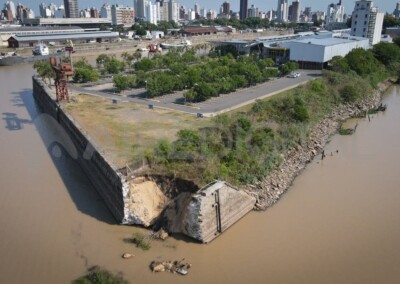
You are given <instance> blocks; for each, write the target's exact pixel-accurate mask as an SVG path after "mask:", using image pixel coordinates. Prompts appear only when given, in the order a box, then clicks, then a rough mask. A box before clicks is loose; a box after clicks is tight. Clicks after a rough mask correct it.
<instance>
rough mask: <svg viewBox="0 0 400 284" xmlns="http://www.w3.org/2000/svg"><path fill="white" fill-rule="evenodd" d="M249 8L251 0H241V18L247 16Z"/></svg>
mask: <svg viewBox="0 0 400 284" xmlns="http://www.w3.org/2000/svg"><path fill="white" fill-rule="evenodd" d="M248 8H249V1H248V0H240V11H239V16H240V19H241V20H244V19H246V18H247V10H248Z"/></svg>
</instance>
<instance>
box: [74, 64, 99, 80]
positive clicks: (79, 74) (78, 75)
mask: <svg viewBox="0 0 400 284" xmlns="http://www.w3.org/2000/svg"><path fill="white" fill-rule="evenodd" d="M73 79H74V81H75V82H83V83H86V82H96V81H98V80H99V72H97V70H94V69H93V68H75V74H74V77H73Z"/></svg>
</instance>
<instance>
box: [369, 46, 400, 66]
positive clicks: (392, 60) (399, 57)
mask: <svg viewBox="0 0 400 284" xmlns="http://www.w3.org/2000/svg"><path fill="white" fill-rule="evenodd" d="M372 52H373V54H374V56H375V57H376V58H377V59H378V60H379V61H380V62H382V63H383V64H384V65H386V66H389V65H397V64H398V63H399V61H400V48H399V47H398V46H397V45H396V44H393V43H387V42H380V43H378V44H375V45H374V47H373V49H372Z"/></svg>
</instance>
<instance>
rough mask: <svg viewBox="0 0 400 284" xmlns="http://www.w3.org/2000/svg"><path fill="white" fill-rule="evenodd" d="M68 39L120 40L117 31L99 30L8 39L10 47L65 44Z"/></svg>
mask: <svg viewBox="0 0 400 284" xmlns="http://www.w3.org/2000/svg"><path fill="white" fill-rule="evenodd" d="M67 40H71V41H72V43H74V44H80V43H95V42H111V41H116V40H119V35H118V33H117V32H109V31H97V32H84V33H65V34H38V35H28V36H23V35H21V36H20V35H15V36H12V37H10V38H9V39H8V47H10V48H19V47H32V46H34V45H36V44H37V43H38V42H42V43H45V44H49V43H51V45H64V44H65V42H66V41H67Z"/></svg>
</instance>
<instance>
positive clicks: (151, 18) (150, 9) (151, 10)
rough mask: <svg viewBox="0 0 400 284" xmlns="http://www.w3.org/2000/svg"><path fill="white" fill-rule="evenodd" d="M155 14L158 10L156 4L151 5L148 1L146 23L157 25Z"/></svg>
mask: <svg viewBox="0 0 400 284" xmlns="http://www.w3.org/2000/svg"><path fill="white" fill-rule="evenodd" d="M157 14H158V9H157V5H156V4H152V3H151V2H150V1H149V2H147V4H146V21H147V22H149V23H152V24H154V25H157Z"/></svg>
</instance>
